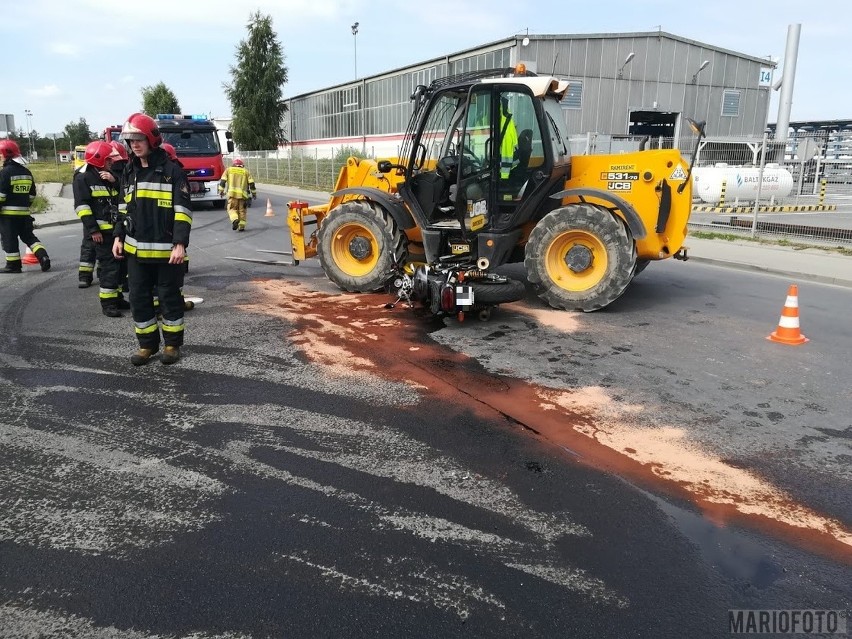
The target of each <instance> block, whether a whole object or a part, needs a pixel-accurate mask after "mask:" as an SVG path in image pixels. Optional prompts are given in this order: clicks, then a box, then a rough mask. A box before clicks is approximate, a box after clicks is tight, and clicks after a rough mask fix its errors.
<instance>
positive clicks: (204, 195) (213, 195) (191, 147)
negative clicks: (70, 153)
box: [103, 113, 234, 207]
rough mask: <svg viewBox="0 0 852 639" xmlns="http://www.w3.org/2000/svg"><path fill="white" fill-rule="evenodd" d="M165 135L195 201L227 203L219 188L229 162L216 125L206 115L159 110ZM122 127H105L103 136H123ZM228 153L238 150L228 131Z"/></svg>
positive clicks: (114, 137)
mask: <svg viewBox="0 0 852 639" xmlns="http://www.w3.org/2000/svg"><path fill="white" fill-rule="evenodd" d="M154 119H155V120H156V121H157V126H158V127H159V129H160V134H161V135H162V136H163V142H168V143H169V144H171V145H172V146H173V147H175V151H176V152H177V156H178V159H179V160H180V162H181V164H183V169H184V171H186V175H187V177H188V178H189V191H190V192H189V195H190V197H191V198H192V201H193V202H210V203H211V204H212V205H213V206H214V207H221V206H224V205H225V200H223V199H222V198H221V197H220V196H219V194H218V192H217V190H216V187H217V186H218V184H219V179H220V178H221V177H222V173H224V172H225V165H224V163H223V162H222V148H221V147H220V145H219V136H218V135H217V132H216V125H215V123H214V122H213V121H212V120H209V119H208V118H207V116H206V115H181V114H176V113H158V114H157V116H156V117H155V118H154ZM120 134H121V127H120V126H118V125H114V126H108V127H106V128H105V129H104V134H103V139H104V140H106V141H107V142H109V141H111V140H117V139H119V136H120ZM225 139H226V140H227V147H228V150H227V152H228V153H232V152H233V151H234V142H233V140H232V139H231V132H230V131H226V132H225Z"/></svg>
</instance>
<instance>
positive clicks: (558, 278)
mask: <svg viewBox="0 0 852 639" xmlns="http://www.w3.org/2000/svg"><path fill="white" fill-rule="evenodd" d="M635 263H636V247H635V245H634V243H633V239H632V238H631V237H630V234H629V233H628V231H627V227H626V225H625V224H624V223H623V222H622V221H621V220H620V219H618V218H616V217H615V215H613V214H612V213H611V212H610V211H608V210H607V209H605V208H603V207H601V206H597V205H594V204H587V203H580V204H569V205H567V206H563V207H562V208H559V209H556V210H554V211H551V212H550V213H548V214H547V215H546V216H544V217H543V218H542V219H541V221H540V222H539V223H538V224H536V226H535V228H533V230H532V232H531V233H530V237H529V241H528V242H527V246H526V252H525V257H524V266H525V267H526V271H527V278H528V279H529V281H530V283H531V284H532V285H533V286H534V287H535V288H536V290H537V291H538V295H539V297H541V298H542V299H543V300H545V301H546V302H547V303H548V304H550V305H551V306H553V307H555V308H564V309H568V310H574V309H576V310H581V311H587V312H588V311H596V310H598V309H601V308H603V307H605V306H607V305H608V304H610V303H611V302H613V301H615V300H616V299H618V297H619V296H620V295H621V294H622V293H623V292H624V289H626V288H627V285H628V284H630V280H631V279H632V278H633V268H634V265H635Z"/></svg>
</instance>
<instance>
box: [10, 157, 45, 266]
mask: <svg viewBox="0 0 852 639" xmlns="http://www.w3.org/2000/svg"><path fill="white" fill-rule="evenodd" d="M20 157H21V149H20V148H18V145H17V144H16V143H15V142H14V141H12V140H0V160H2V161H3V168H1V169H0V243H2V246H3V251H4V252H5V253H6V265H5V266H4V267H3V268H2V269H0V273H20V272H22V271H23V267H22V262H21V247H20V245H19V244H18V238H20V239H21V241H22V242H23V243H24V244H26V245H27V246H29V247H30V250H31V251H32V252H33V253H34V254H35V256H36V258H37V259H38V262H39V264H41V270H42V271H49V270H50V258H49V257H48V256H47V249H45V248H44V245H43V244H42V243H41V242H39V241H38V238H37V237H36V236H35V234H33V218H32V215H30V205H31V204H32V203H33V200H35V196H36V187H35V180H34V179H33V174H32V173H30V170H29V169H28V168H27V167H25V166H24V165H23V164H20V163H19V162H16V161H15V158H20Z"/></svg>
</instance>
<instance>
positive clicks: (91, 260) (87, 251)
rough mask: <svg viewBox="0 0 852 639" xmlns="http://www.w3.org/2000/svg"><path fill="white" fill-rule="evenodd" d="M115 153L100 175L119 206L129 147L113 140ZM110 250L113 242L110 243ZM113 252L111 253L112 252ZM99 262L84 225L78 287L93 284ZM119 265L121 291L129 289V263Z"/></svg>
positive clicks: (80, 169)
mask: <svg viewBox="0 0 852 639" xmlns="http://www.w3.org/2000/svg"><path fill="white" fill-rule="evenodd" d="M109 145H110V146H111V147H112V148H113V150H114V151H115V153H113V154H111V155H110V158H111V159H112V164H111V165H107V167H105V168H101V169H100V171H99V172H100V175H101V177H102V178H104V180H105V181H106V182H109V185H110V186H111V187H112V188H113V190H114V191H115V198H114V204H115V206H118V187H119V184H120V182H121V173H122V171H124V167H125V166H127V147H125V146H124V145H123V144H122V143H121V142H117V141H115V140H113V141H112V142H110V143H109ZM85 167H86V165H85V164H84V165H83V166H81V167H80V168H79V169H77V170H76V171H74V174H75V176H76V174H77V172H78V171H82V170H86V169H85ZM108 246H109V249H110V252H111V251H112V244H109V245H108ZM110 254H111V253H110ZM96 263H97V254H96V251H95V243H94V241H93V240H92V236H91V235H90V234H89V230H88V229H87V228H86V226H85V224H84V225H83V241H82V242H81V243H80V265H79V266H78V267H77V288H89V287H90V286H91V285H92V280H93V275H94V272H95V264H96ZM118 265H119V277H118V282H119V286H118V288H119V291H122V292H126V291H127V263H126V262H124V261H123V260H122V261H119V262H118ZM100 278H101V276H100V269H98V280H100Z"/></svg>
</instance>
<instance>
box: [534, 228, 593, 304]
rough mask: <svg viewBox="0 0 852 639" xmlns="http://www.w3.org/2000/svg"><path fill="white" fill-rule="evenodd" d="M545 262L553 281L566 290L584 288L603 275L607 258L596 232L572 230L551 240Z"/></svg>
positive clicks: (591, 285) (583, 289) (581, 289)
mask: <svg viewBox="0 0 852 639" xmlns="http://www.w3.org/2000/svg"><path fill="white" fill-rule="evenodd" d="M544 263H545V267H546V268H547V274H548V275H549V276H550V279H551V280H552V281H553V282H554V283H555V284H557V285H558V286H560V287H561V288H563V289H565V290H568V291H586V290H588V289H590V288H592V287H594V286H596V285H597V284H598V283H599V282H600V281H601V280H602V279H603V278H604V275H605V274H606V269H607V265H608V263H609V260H608V259H607V253H606V247H605V246H604V244H603V242H601V240H600V238H598V236H597V235H594V234H593V233H589V232H588V231H582V230H571V231H566V232H565V233H562V234H560V235H558V236H557V237H556V239H554V240H553V242H551V243H550V246H548V247H547V253H546V254H545V259H544Z"/></svg>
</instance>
